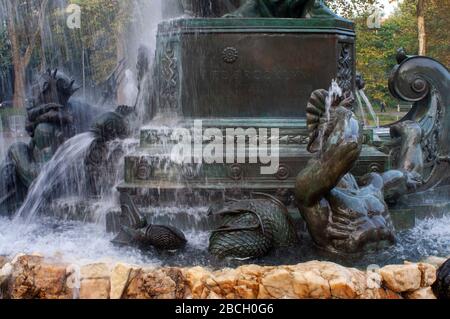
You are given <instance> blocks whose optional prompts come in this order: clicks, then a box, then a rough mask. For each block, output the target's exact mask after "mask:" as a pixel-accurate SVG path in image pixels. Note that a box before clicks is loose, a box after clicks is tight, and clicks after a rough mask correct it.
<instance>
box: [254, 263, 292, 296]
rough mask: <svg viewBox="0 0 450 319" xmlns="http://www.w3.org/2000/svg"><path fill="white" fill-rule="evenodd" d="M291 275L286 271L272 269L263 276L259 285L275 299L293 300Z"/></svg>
mask: <svg viewBox="0 0 450 319" xmlns="http://www.w3.org/2000/svg"><path fill="white" fill-rule="evenodd" d="M293 279H294V277H293V275H292V273H291V272H289V271H288V270H287V269H282V268H281V269H274V270H271V271H269V272H267V273H265V274H264V276H263V278H262V279H261V283H262V285H263V286H264V288H265V290H266V291H267V293H268V294H269V296H271V297H272V298H275V299H295V298H296V297H297V296H296V294H295V292H294V286H293Z"/></svg>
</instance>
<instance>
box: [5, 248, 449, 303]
mask: <svg viewBox="0 0 450 319" xmlns="http://www.w3.org/2000/svg"><path fill="white" fill-rule="evenodd" d="M443 261H444V259H439V258H434V259H430V260H429V262H430V263H428V262H423V263H405V264H404V265H391V266H386V267H384V268H381V269H378V270H375V271H367V272H365V271H361V270H358V269H354V268H346V267H343V266H340V265H338V264H334V263H331V262H320V261H311V262H307V263H303V264H298V265H294V266H277V267H262V266H257V265H245V266H242V267H239V268H236V269H222V270H219V271H212V270H209V269H207V268H203V267H193V268H174V267H167V268H151V267H150V268H146V267H142V266H137V265H129V264H124V263H117V264H107V263H94V264H89V265H84V266H81V267H80V266H77V265H70V264H64V263H61V262H57V261H54V260H51V259H46V258H44V257H42V256H38V255H32V256H25V255H19V256H16V257H15V258H14V259H12V260H8V259H6V258H4V257H0V286H1V287H2V291H3V298H13V299H29V298H37V299H70V298H81V299H107V298H111V299H121V298H123V299H187V298H189V299H190V298H193V299H277V298H290V299H305V298H314V299H320V298H322V299H330V298H335V299H361V298H369V299H399V298H409V299H434V298H435V297H434V295H433V293H432V291H431V288H430V286H431V285H432V284H433V282H434V281H435V280H436V268H437V267H438V266H439V264H440V263H442V262H443Z"/></svg>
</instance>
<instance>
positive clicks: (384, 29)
mask: <svg viewBox="0 0 450 319" xmlns="http://www.w3.org/2000/svg"><path fill="white" fill-rule="evenodd" d="M416 5H417V0H404V1H403V2H402V3H401V5H400V6H399V9H398V10H397V11H396V12H395V13H394V14H393V15H392V16H391V17H389V18H388V19H386V20H385V21H383V23H382V26H381V28H380V29H369V28H368V27H367V23H366V21H367V14H366V15H363V16H361V17H359V18H357V19H356V20H355V22H356V34H357V49H356V51H357V69H358V71H360V72H361V73H362V74H363V76H364V78H365V80H366V93H367V95H368V96H369V97H370V99H371V100H373V101H374V102H375V104H379V103H381V101H385V102H386V103H387V104H388V105H390V106H394V105H396V104H398V101H396V100H394V99H393V98H392V97H391V96H390V94H389V91H388V88H387V80H388V77H389V74H390V71H391V70H392V68H393V67H394V66H395V64H396V59H395V56H396V52H397V49H398V48H400V47H403V48H405V49H406V51H407V53H408V54H411V55H414V54H417V52H418V40H417V38H418V35H417V18H416ZM425 21H426V27H427V37H428V53H427V55H428V56H431V57H433V58H436V59H437V60H439V61H440V62H442V63H444V64H446V65H448V64H449V60H450V41H449V35H448V32H445V26H447V27H448V22H449V21H450V1H445V0H434V1H433V0H428V2H427V12H426V16H425Z"/></svg>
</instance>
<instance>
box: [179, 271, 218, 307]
mask: <svg viewBox="0 0 450 319" xmlns="http://www.w3.org/2000/svg"><path fill="white" fill-rule="evenodd" d="M183 274H184V278H185V280H186V283H187V285H188V286H189V290H190V294H191V297H192V298H193V299H199V298H202V296H203V295H204V291H205V282H206V280H207V279H208V278H209V277H211V276H212V274H211V272H210V271H208V270H207V269H205V268H203V267H193V268H187V269H184V270H183Z"/></svg>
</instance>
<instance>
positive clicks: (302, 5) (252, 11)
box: [226, 0, 335, 18]
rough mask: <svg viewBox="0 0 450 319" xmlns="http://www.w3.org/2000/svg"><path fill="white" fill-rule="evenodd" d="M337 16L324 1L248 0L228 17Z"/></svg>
mask: <svg viewBox="0 0 450 319" xmlns="http://www.w3.org/2000/svg"><path fill="white" fill-rule="evenodd" d="M333 16H335V15H334V13H332V12H331V11H330V10H329V9H328V8H327V7H326V6H325V4H324V3H323V1H322V0H247V1H246V2H244V4H243V5H242V6H240V7H239V8H238V9H237V10H236V11H234V12H232V13H229V14H227V15H226V17H236V18H258V17H260V18H310V17H333Z"/></svg>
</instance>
